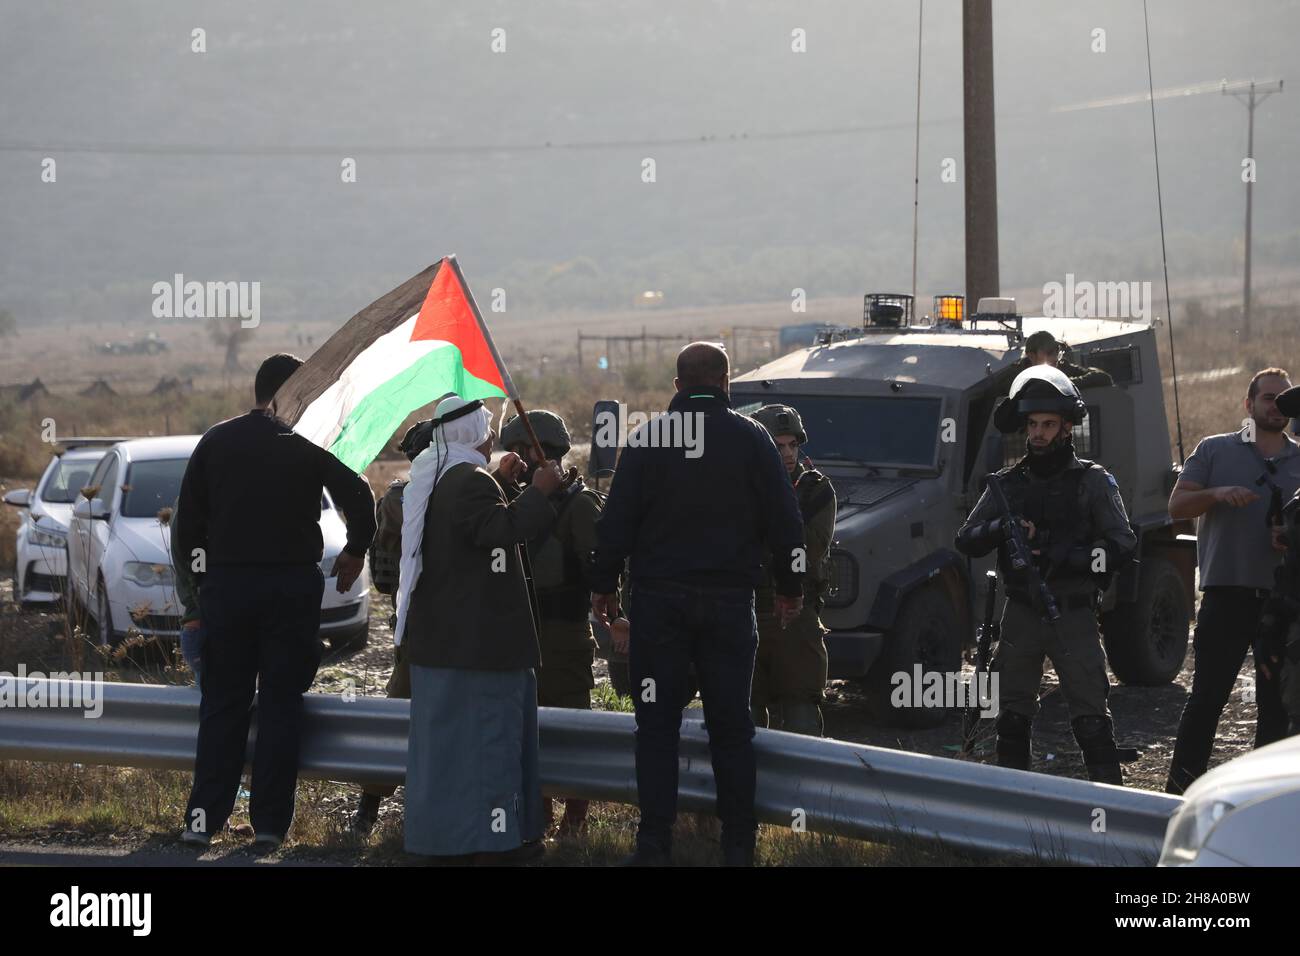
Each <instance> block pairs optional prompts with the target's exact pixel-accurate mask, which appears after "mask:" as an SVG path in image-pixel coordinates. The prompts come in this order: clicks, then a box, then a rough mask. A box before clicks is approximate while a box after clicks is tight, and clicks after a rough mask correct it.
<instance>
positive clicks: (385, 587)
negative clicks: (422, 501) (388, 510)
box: [370, 481, 408, 594]
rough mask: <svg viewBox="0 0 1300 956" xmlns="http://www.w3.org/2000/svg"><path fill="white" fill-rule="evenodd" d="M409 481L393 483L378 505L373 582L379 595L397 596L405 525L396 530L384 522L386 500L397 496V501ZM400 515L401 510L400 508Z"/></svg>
mask: <svg viewBox="0 0 1300 956" xmlns="http://www.w3.org/2000/svg"><path fill="white" fill-rule="evenodd" d="M407 484H408V483H407V482H405V481H402V482H393V483H392V484H391V485H389V486H388V490H387V491H385V492H384V493H383V494H382V495H380V496H379V500H378V501H377V502H375V536H374V538H373V539H372V540H371V542H370V580H371V582H372V583H373V584H374V585H375V590H377V591H378V592H379V593H380V594H396V593H397V586H398V583H399V581H398V579H399V577H400V572H401V565H402V526H401V525H400V524H399V525H398V526H397V527H396V528H391V527H389V526H388V525H389V524H390V522H387V521H385V520H384V512H385V509H384V499H385V498H387V497H388V496H389V495H396V496H397V500H398V502H401V500H402V493H403V492H404V491H405V490H406V486H407ZM397 511H398V514H401V507H400V505H399V507H398V510H397Z"/></svg>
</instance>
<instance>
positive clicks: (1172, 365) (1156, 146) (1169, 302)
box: [1142, 0, 1187, 465]
mask: <svg viewBox="0 0 1300 956" xmlns="http://www.w3.org/2000/svg"><path fill="white" fill-rule="evenodd" d="M1142 23H1143V26H1144V27H1145V29H1146V37H1147V89H1148V90H1149V91H1150V96H1151V145H1152V148H1153V151H1154V154H1155V160H1156V208H1157V209H1158V210H1159V211H1160V259H1161V261H1162V262H1163V263H1164V268H1165V308H1166V309H1167V310H1168V311H1169V315H1168V317H1167V318H1166V320H1165V321H1166V324H1167V325H1168V326H1169V370H1170V371H1171V372H1173V375H1174V421H1175V422H1176V423H1177V425H1178V464H1180V465H1182V464H1185V463H1186V462H1187V455H1186V454H1185V453H1184V452H1183V413H1182V408H1181V407H1180V406H1179V404H1178V360H1177V359H1176V358H1175V357H1174V302H1173V299H1171V298H1170V296H1169V254H1168V252H1166V250H1165V202H1164V198H1163V196H1162V195H1161V191H1160V139H1159V137H1157V136H1156V87H1155V81H1154V79H1153V78H1152V75H1151V22H1150V20H1149V19H1148V18H1147V0H1142Z"/></svg>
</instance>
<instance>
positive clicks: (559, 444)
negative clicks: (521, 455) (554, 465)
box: [501, 408, 573, 455]
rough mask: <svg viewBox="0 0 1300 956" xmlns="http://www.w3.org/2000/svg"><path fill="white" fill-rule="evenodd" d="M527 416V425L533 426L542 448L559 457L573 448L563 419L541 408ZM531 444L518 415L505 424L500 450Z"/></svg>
mask: <svg viewBox="0 0 1300 956" xmlns="http://www.w3.org/2000/svg"><path fill="white" fill-rule="evenodd" d="M527 414H528V424H530V425H532V426H533V431H534V432H535V433H536V435H537V440H538V441H539V442H541V443H542V445H543V446H545V447H546V448H548V449H551V450H554V451H556V452H558V453H559V454H560V455H567V454H568V453H569V449H570V448H572V447H573V440H572V439H571V438H569V429H568V428H566V427H565V425H564V419H563V418H561V417H560V416H559V415H557V414H555V412H548V411H546V410H545V409H542V408H534V409H532V410H530V411H529V412H528V413H527ZM532 443H533V442H532V439H531V438H529V437H528V429H526V428H524V423H523V421H522V420H521V419H520V417H519V416H518V415H516V416H515V417H514V418H512V419H510V421H508V422H506V424H505V427H504V428H502V429H501V447H502V448H509V447H510V446H511V445H531V444H532Z"/></svg>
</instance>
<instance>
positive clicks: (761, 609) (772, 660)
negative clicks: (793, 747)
mask: <svg viewBox="0 0 1300 956" xmlns="http://www.w3.org/2000/svg"><path fill="white" fill-rule="evenodd" d="M750 417H751V418H753V419H754V420H755V421H756V422H758V423H759V424H760V425H762V426H763V427H764V428H766V429H767V431H768V434H769V435H771V436H772V440H773V441H774V442H776V448H777V451H779V452H780V453H781V461H782V462H783V463H784V464H785V467H786V470H787V471H788V472H789V474H790V480H791V481H792V482H793V483H794V490H795V497H796V498H797V499H798V501H799V511H800V513H801V515H802V516H803V528H804V532H803V533H804V546H805V547H806V548H807V561H808V566H807V574H806V575H805V576H804V599H803V609H802V610H801V611H800V612H799V616H798V617H796V618H795V619H794V620H793V621H792V622H791V623H790V624H789V626H787V627H785V628H782V627H781V623H780V619H779V618H778V617H777V614H776V612H775V611H774V609H773V600H772V598H773V594H774V591H773V588H772V580H771V576H770V574H768V575H766V580H765V581H764V583H763V584H762V585H760V586H759V587H758V588H757V589H756V590H755V594H754V608H755V612H756V614H757V617H758V656H757V660H756V661H755V663H754V684H753V688H752V690H751V691H750V709H751V710H752V712H753V716H754V723H755V725H756V726H759V727H768V726H770V727H772V728H773V729H774V730H785V731H789V732H790V733H794V734H809V735H810V736H814V737H820V736H821V735H822V730H823V724H822V712H821V702H822V698H823V696H824V692H825V688H826V641H825V640H824V639H823V638H824V635H825V634H826V629H825V628H824V627H822V623H821V620H820V619H819V617H818V613H819V612H820V610H821V608H822V607H823V605H824V604H825V603H826V591H827V588H828V587H829V586H830V573H829V563H828V562H829V555H830V549H831V538H832V537H833V536H834V534H835V489H834V488H833V487H832V486H831V483H830V479H828V478H827V477H826V476H825V475H823V474H822V473H821V472H819V471H817V470H816V469H815V468H812V467H805V466H804V465H803V464H802V463H801V462H800V461H799V448H800V446H802V445H804V444H805V443H806V442H807V441H808V435H807V433H806V432H805V431H804V427H803V421H802V420H801V419H800V417H799V413H798V412H797V411H795V410H794V409H793V408H790V407H789V406H788V405H765V406H764V407H762V408H760V409H759V410H758V411H756V412H754V413H753V414H752V415H751V416H750ZM810 464H811V463H810Z"/></svg>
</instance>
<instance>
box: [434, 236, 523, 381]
mask: <svg viewBox="0 0 1300 956" xmlns="http://www.w3.org/2000/svg"><path fill="white" fill-rule="evenodd" d="M429 340H437V341H441V342H450V343H451V344H452V345H454V346H456V348H458V349H460V356H461V363H462V365H463V366H464V368H465V371H467V372H469V373H470V374H471V375H475V376H477V377H478V378H481V379H483V380H484V381H486V382H491V383H492V384H493V385H496V386H498V387H499V388H500V389H501V390H502V391H503V392H504V391H505V390H506V385H505V382H504V381H503V380H502V378H501V372H500V370H499V369H498V368H497V365H496V362H494V361H493V360H492V350H491V349H489V348H488V344H487V339H485V338H484V337H483V331H482V330H481V329H480V328H479V324H478V322H477V321H476V320H475V318H474V310H473V309H471V308H470V304H469V300H468V299H467V298H466V296H465V289H464V288H463V287H462V286H461V284H460V282H459V281H458V279H457V277H456V270H454V269H452V268H451V267H450V265H448V263H447V260H445V259H444V260H443V261H442V263H441V265H440V267H439V269H438V274H437V275H435V276H434V277H433V283H432V284H431V285H430V286H429V294H428V295H427V296H425V298H424V305H422V306H420V317H419V318H418V319H416V320H415V328H414V329H412V330H411V341H412V342H420V341H429Z"/></svg>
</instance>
